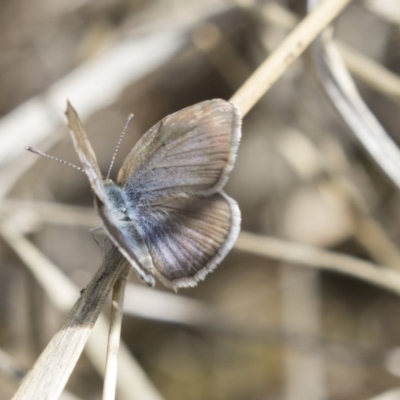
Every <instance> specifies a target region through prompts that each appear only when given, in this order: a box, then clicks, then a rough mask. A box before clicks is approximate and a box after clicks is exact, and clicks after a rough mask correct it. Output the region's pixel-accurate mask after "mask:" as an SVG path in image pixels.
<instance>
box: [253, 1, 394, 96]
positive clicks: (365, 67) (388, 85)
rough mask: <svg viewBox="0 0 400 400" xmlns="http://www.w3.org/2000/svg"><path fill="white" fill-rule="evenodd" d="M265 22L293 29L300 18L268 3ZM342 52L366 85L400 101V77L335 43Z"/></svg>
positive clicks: (348, 64) (344, 45)
mask: <svg viewBox="0 0 400 400" xmlns="http://www.w3.org/2000/svg"><path fill="white" fill-rule="evenodd" d="M257 15H260V16H262V17H263V18H264V20H265V21H268V22H271V23H273V24H277V25H279V26H281V27H283V28H285V29H288V30H289V29H292V28H293V27H294V26H295V25H296V23H298V21H299V19H298V17H297V16H296V15H295V14H293V13H291V12H290V11H288V10H287V9H286V8H284V7H282V6H280V5H279V4H276V3H268V4H266V5H265V6H264V7H262V10H261V13H258V14H257ZM334 42H335V44H336V46H337V47H338V49H339V50H340V53H341V55H342V56H343V60H344V62H345V63H346V66H347V67H348V68H349V70H350V71H351V72H352V73H353V74H354V76H355V77H356V78H358V79H360V80H361V81H362V82H364V83H365V84H367V85H369V86H370V87H371V88H373V89H375V90H376V91H378V92H380V93H382V94H384V95H386V96H389V97H391V98H393V99H394V100H396V101H400V77H399V76H398V75H396V74H395V73H393V72H392V71H390V70H388V69H387V68H385V67H384V66H383V65H381V64H379V63H377V62H376V61H374V60H372V59H371V58H369V57H367V56H365V55H363V54H361V53H360V52H358V51H357V50H355V49H353V48H352V47H350V46H348V45H346V44H344V43H342V42H341V41H338V40H335V41H334Z"/></svg>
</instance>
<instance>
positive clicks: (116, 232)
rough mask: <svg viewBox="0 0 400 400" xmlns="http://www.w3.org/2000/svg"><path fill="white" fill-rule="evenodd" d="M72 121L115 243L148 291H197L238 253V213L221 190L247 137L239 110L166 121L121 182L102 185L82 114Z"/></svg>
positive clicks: (183, 113)
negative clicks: (159, 287)
mask: <svg viewBox="0 0 400 400" xmlns="http://www.w3.org/2000/svg"><path fill="white" fill-rule="evenodd" d="M65 114H66V117H67V121H68V126H69V131H70V134H71V137H72V140H73V143H74V147H75V150H76V152H77V154H78V156H79V158H80V161H81V163H82V166H83V169H84V172H85V173H86V175H87V177H88V178H89V181H90V185H91V187H92V190H93V192H94V203H95V207H96V209H97V211H98V214H99V216H100V219H101V221H102V224H103V228H104V230H105V232H106V234H107V235H108V237H109V239H110V240H111V242H112V243H113V244H114V245H115V246H116V247H117V248H118V249H119V251H120V252H121V253H122V255H123V256H124V257H125V258H126V259H127V260H128V262H129V263H130V264H131V265H132V267H133V268H134V270H135V272H136V273H137V275H138V276H139V278H140V279H141V280H142V281H143V282H145V283H146V284H147V285H149V286H154V285H155V279H154V278H155V277H157V278H158V279H159V280H160V281H161V282H162V283H163V284H164V285H165V286H167V287H169V288H172V289H174V290H177V289H178V288H182V287H192V286H196V285H197V283H198V282H199V281H201V280H203V279H204V278H205V277H206V275H207V274H208V273H210V272H211V271H213V270H214V269H215V267H216V266H217V264H218V263H219V262H220V261H221V260H222V259H223V258H224V257H225V256H226V254H227V253H228V251H229V250H230V249H231V248H232V246H233V244H234V242H235V241H236V238H237V236H238V234H239V230H240V220H241V217H240V210H239V207H238V205H237V203H236V201H235V200H233V199H232V198H231V197H229V196H228V195H227V194H226V193H224V192H223V191H222V188H223V186H224V185H225V183H226V181H227V179H228V175H229V173H230V171H231V170H232V168H233V165H234V162H235V159H236V153H237V149H238V146H239V141H240V137H241V117H240V112H239V110H238V108H237V107H236V106H234V105H233V104H231V103H229V102H227V101H224V100H220V99H214V100H208V101H204V102H201V103H198V104H195V105H192V106H190V107H187V108H185V109H182V110H180V111H178V112H176V113H174V114H171V115H168V116H167V117H165V118H163V119H162V120H161V121H159V122H158V123H157V124H156V125H154V126H153V127H152V128H150V129H149V130H148V131H147V132H146V133H145V134H144V135H143V136H142V137H141V139H140V140H139V141H138V142H137V143H136V145H135V146H134V147H133V149H132V150H131V152H130V153H129V155H128V156H127V157H126V159H125V161H124V162H123V164H122V167H121V169H120V170H119V172H118V176H117V179H116V182H113V181H112V180H111V179H108V178H107V179H103V177H102V174H101V172H100V168H99V165H98V163H97V159H96V155H95V153H94V151H93V149H92V146H91V144H90V142H89V140H88V137H87V135H86V133H85V130H84V128H83V125H82V123H81V121H80V119H79V116H78V114H77V112H76V111H75V109H74V108H73V107H72V105H71V104H70V103H69V102H68V105H67V111H66V113H65Z"/></svg>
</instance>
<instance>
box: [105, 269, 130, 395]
mask: <svg viewBox="0 0 400 400" xmlns="http://www.w3.org/2000/svg"><path fill="white" fill-rule="evenodd" d="M129 272H130V265H128V264H126V265H125V269H124V270H123V271H122V273H121V275H120V276H119V277H118V279H117V282H116V283H115V285H114V288H113V294H112V300H111V317H110V334H109V336H108V345H107V358H106V370H105V373H104V387H103V400H114V399H115V388H116V385H117V370H118V349H119V344H120V337H121V325H122V316H123V315H124V310H123V308H124V294H125V287H126V283H127V279H128V274H129ZM132 391H134V388H133V389H132Z"/></svg>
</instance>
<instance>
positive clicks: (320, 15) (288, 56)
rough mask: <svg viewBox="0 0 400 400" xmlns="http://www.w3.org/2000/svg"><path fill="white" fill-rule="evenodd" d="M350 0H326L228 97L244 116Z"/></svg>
mask: <svg viewBox="0 0 400 400" xmlns="http://www.w3.org/2000/svg"><path fill="white" fill-rule="evenodd" d="M349 3H350V0H325V1H323V2H322V3H321V5H320V6H318V7H316V8H315V10H314V11H313V12H312V13H310V14H309V15H308V16H307V17H305V18H304V19H303V20H302V21H301V22H300V23H299V25H298V26H297V27H296V28H295V29H294V30H293V32H291V33H290V34H289V35H288V36H287V37H286V39H285V40H284V41H283V43H282V44H281V45H280V46H279V47H278V49H276V50H275V51H274V52H273V53H272V54H271V55H270V56H269V57H268V58H267V59H266V60H265V61H264V62H263V63H262V64H261V65H260V66H259V67H258V68H257V69H256V71H255V72H254V73H253V74H252V75H251V76H250V78H249V79H247V81H246V82H245V83H244V84H243V85H242V86H241V87H240V88H239V90H238V91H237V92H236V93H235V94H234V95H233V96H232V97H231V99H230V101H231V102H232V103H234V104H236V105H237V106H238V107H239V109H240V110H241V111H242V114H243V116H245V115H246V114H247V113H248V112H249V111H250V109H251V108H252V107H253V106H254V105H255V104H256V103H257V102H258V100H260V98H261V97H262V96H263V95H264V94H265V92H266V91H267V90H268V89H269V88H270V87H271V86H272V85H273V84H274V83H275V82H276V81H277V80H278V79H279V77H280V76H281V75H282V74H283V73H284V72H285V71H286V70H287V69H288V67H289V66H290V65H291V64H292V63H293V62H294V61H295V60H296V59H297V58H298V57H299V56H300V55H301V54H302V53H303V51H304V50H305V49H306V48H307V47H308V45H309V44H310V43H311V42H312V41H313V40H314V39H315V38H316V37H317V36H318V34H319V33H321V32H322V30H323V29H324V28H326V27H327V26H328V25H329V24H330V23H331V22H332V21H333V20H334V19H335V18H336V17H337V16H338V15H339V14H340V12H341V11H343V9H344V8H345V7H346V6H347V5H348V4H349Z"/></svg>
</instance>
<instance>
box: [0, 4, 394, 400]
mask: <svg viewBox="0 0 400 400" xmlns="http://www.w3.org/2000/svg"><path fill="white" fill-rule="evenodd" d="M331 3H334V2H332V1H331ZM339 3H343V4H344V3H345V1H339V0H338V1H337V4H339ZM334 12H337V13H339V11H338V10H337V11H333V10H328V11H327V12H325V14H324V16H325V17H326V18H328V19H329V18H331V19H335V22H334V24H333V26H334V34H333V37H334V41H333V40H332V37H331V34H332V32H325V33H326V36H325V38H324V39H319V40H318V41H317V42H315V43H314V45H313V46H312V47H311V48H310V49H307V50H306V51H305V53H304V55H302V56H301V57H299V58H297V57H298V56H299V53H300V52H301V51H302V48H303V47H307V40H306V38H307V37H308V39H309V40H311V39H312V38H313V37H314V36H315V35H316V34H317V33H318V32H317V31H316V32H314V33H312V31H313V29H322V28H323V27H324V26H325V25H326V24H327V23H328V22H329V21H326V22H324V20H323V18H318V19H317V21H314V22H313V21H311V22H312V23H311V24H308V25H306V28H305V30H303V31H301V30H299V31H296V33H295V35H297V36H291V38H294V39H293V40H292V42H290V39H289V40H286V42H285V38H287V37H288V35H289V33H290V31H291V30H292V28H293V27H295V26H296V24H297V23H298V21H300V20H303V19H304V16H305V15H306V13H305V2H304V1H300V0H287V1H283V0H282V1H278V0H277V1H276V2H266V1H260V2H255V1H254V2H253V1H251V0H249V1H237V2H234V1H231V2H229V1H211V0H208V1H201V2H200V1H193V0H191V1H183V0H175V1H157V0H154V1H137V0H126V1H123V0H101V1H94V0H92V1H91V0H86V1H85V0H75V1H70V0H62V1H56V2H54V1H50V0H31V1H27V0H13V1H3V2H1V4H0V50H1V52H0V54H1V55H0V93H1V95H0V115H1V116H2V117H1V119H0V143H1V146H0V182H1V187H0V196H2V202H1V203H0V217H1V218H0V259H1V262H0V305H1V307H0V400H3V399H9V398H11V397H12V395H13V394H14V393H15V392H16V391H17V389H18V387H19V385H20V380H21V379H22V377H23V375H24V374H25V372H26V371H28V370H29V369H30V368H31V367H32V365H33V364H34V363H35V361H36V360H37V358H38V357H39V355H40V354H41V353H42V351H43V349H44V348H45V347H46V346H47V344H48V343H49V341H50V339H51V338H52V337H53V335H54V334H55V332H57V330H58V327H59V326H60V325H61V324H62V323H63V321H64V320H65V319H66V316H67V314H68V312H69V310H71V309H72V306H73V304H74V303H75V301H76V300H77V298H78V297H79V291H80V290H81V289H83V288H85V287H86V285H87V284H88V283H89V281H90V280H91V278H92V276H94V275H95V273H96V271H97V270H98V269H99V266H100V265H101V264H102V259H103V254H102V250H101V249H100V248H99V246H98V245H97V244H96V243H95V241H94V240H93V238H92V237H91V235H90V233H89V229H90V228H93V227H95V226H98V224H99V222H98V219H97V217H96V215H95V213H94V210H93V207H92V195H91V192H90V188H89V184H88V182H87V179H86V177H85V176H84V174H82V173H80V172H78V171H76V170H74V169H72V168H68V167H65V166H64V165H61V164H57V163H55V162H51V161H49V160H47V159H44V158H39V157H35V156H33V155H32V154H29V153H26V152H24V151H23V147H24V146H25V145H33V146H37V147H39V148H41V149H42V150H45V151H48V152H50V153H51V154H53V155H55V156H56V157H60V158H62V159H64V160H68V161H71V162H75V163H77V164H78V161H77V156H76V154H75V153H74V151H73V146H72V143H71V141H70V138H69V136H68V135H67V130H66V127H65V123H64V121H63V119H62V117H63V111H64V108H65V102H66V99H67V98H69V99H70V100H71V101H72V102H73V103H74V105H75V107H76V108H77V110H78V112H79V113H80V115H81V116H82V117H83V119H84V124H85V127H86V130H87V132H88V134H89V137H90V139H91V141H92V143H93V147H94V148H95V151H96V154H97V157H98V160H99V162H100V165H101V167H102V170H103V171H104V172H106V171H107V168H108V165H109V163H110V160H111V157H112V154H113V151H114V148H115V144H116V141H117V139H118V136H119V134H120V132H121V129H122V127H123V125H124V123H125V120H126V117H127V116H128V114H129V113H131V112H133V113H134V115H135V118H134V120H133V123H132V124H131V126H130V129H129V132H128V134H127V135H126V137H125V139H124V142H123V145H122V148H121V151H120V153H119V154H118V157H117V168H118V165H120V164H121V162H122V160H123V158H124V157H125V156H126V154H127V153H128V151H129V150H130V149H131V147H132V146H133V144H134V143H135V142H136V141H137V140H138V138H139V137H140V135H141V134H143V133H144V132H145V131H146V130H147V129H148V128H149V127H150V126H151V125H152V124H154V123H155V122H157V121H158V120H159V119H160V118H162V117H163V116H165V115H167V114H169V113H172V112H174V111H176V110H179V109H180V108H183V107H185V106H187V105H191V104H193V103H196V102H199V101H202V100H205V99H211V98H224V99H230V98H232V101H234V102H236V103H237V104H238V105H239V106H240V108H241V109H242V111H243V112H244V114H246V115H245V117H244V121H243V122H244V123H243V140H242V144H241V147H240V150H239V155H238V160H237V164H236V166H235V169H234V171H233V173H232V175H231V178H230V181H229V183H228V185H227V192H228V193H229V194H230V195H231V196H232V197H234V198H235V199H236V200H237V201H238V203H239V206H240V208H241V211H242V217H243V221H242V232H243V233H242V235H241V236H240V237H239V240H238V242H237V244H236V246H235V247H234V249H233V250H232V251H231V253H230V254H229V255H228V257H227V258H226V259H225V260H224V261H223V262H222V263H221V265H220V266H219V267H218V268H217V270H216V271H215V272H214V273H213V274H211V275H210V276H208V278H207V279H206V281H205V282H202V283H201V284H200V285H199V286H198V287H196V288H194V289H190V290H181V291H180V292H179V294H178V295H175V294H174V293H171V292H169V291H168V290H165V289H164V288H162V287H161V286H160V285H158V286H157V287H156V289H155V290H151V289H148V288H146V287H144V286H143V285H142V284H141V283H140V282H138V279H137V278H136V276H135V275H134V274H133V273H132V274H130V276H129V281H128V285H127V288H126V296H125V304H124V312H125V315H124V318H123V325H122V340H123V341H124V343H125V344H124V345H123V347H122V349H121V355H120V359H119V367H118V368H119V370H118V373H119V375H120V378H119V379H118V383H117V398H119V399H121V400H135V399H137V400H145V399H146V400H153V399H154V400H155V399H159V400H160V399H166V400H169V399H171V400H172V399H173V400H180V399H182V400H183V399H185V400H186V399H193V400H203V399H208V400H240V399H260V400H261V399H264V400H265V399H271V400H272V399H282V400H322V399H332V400H342V399H343V400H344V399H346V400H356V399H371V400H372V399H376V400H378V399H380V400H395V399H398V398H400V389H398V387H399V386H400V385H399V377H400V318H399V314H400V300H399V296H400V250H399V246H398V241H399V238H400V229H399V222H400V207H399V199H400V198H399V188H400V173H399V174H398V173H397V171H400V161H399V160H400V156H399V154H400V153H399V152H398V150H397V147H396V145H394V143H393V142H391V141H390V139H389V140H388V137H389V136H390V137H391V138H392V139H393V141H394V142H396V143H399V141H400V136H399V129H398V121H399V104H400V76H399V75H400V46H399V45H400V7H399V5H398V0H385V1H382V0H380V1H378V0H364V1H354V2H352V3H351V4H350V5H349V6H348V7H347V8H346V9H344V11H343V12H342V13H340V15H339V16H338V17H336V16H335V15H334V14H333V13H334ZM330 13H332V15H331V14H330ZM318 23H319V24H320V25H321V26H320V27H319V28H318V27H317V28H315V27H316V26H317V24H318ZM302 32H303V33H302ZM310 32H311V33H310ZM301 35H304V36H301ZM310 35H311V36H310ZM313 35H314V36H313ZM299 37H301V40H299ZM283 42H284V43H286V44H287V46H288V47H286V50H285V48H283V50H282V47H280V45H281V43H283ZM290 46H292V47H290ZM331 46H335V48H334V49H332V48H331ZM336 46H337V47H336ZM276 49H279V50H278V52H274V51H275V50H276ZM336 49H338V50H339V51H340V52H341V54H342V56H343V59H344V62H345V64H346V66H347V68H348V69H349V71H350V72H351V74H352V76H353V78H354V79H355V82H356V84H357V89H358V91H359V92H360V93H361V95H362V98H363V99H364V101H365V102H366V103H367V104H368V107H369V110H370V111H369V110H368V108H366V107H365V105H364V104H363V103H362V102H361V100H360V98H358V95H357V93H356V91H355V90H354V88H353V87H352V86H351V84H349V82H348V81H347V78H346V76H344V77H343V71H344V70H345V68H346V67H345V66H344V64H343V65H342V64H341V61H340V59H337V58H336V56H335V54H336V53H335V51H336ZM279 51H281V53H279ZM285 51H286V52H285ZM332 51H333V52H334V53H332ZM325 52H328V53H327V55H328V56H329V57H326V54H325ZM271 54H273V58H269V56H270V55H271ZM279 57H281V58H279ZM266 59H267V60H269V61H267V65H265V64H264V66H263V67H262V68H263V69H262V70H261V72H260V73H259V75H257V74H256V75H253V74H254V71H255V70H256V69H257V68H258V67H259V66H260V65H262V63H263V62H264V60H266ZM271 60H273V61H271ZM291 62H293V64H291V65H289V63H291ZM264 68H265V69H264ZM332 71H336V75H335V72H334V73H332ZM281 74H282V76H281ZM250 76H252V80H251V81H250V86H249V87H248V89H241V91H239V92H238V89H239V88H240V87H241V86H242V84H243V83H244V82H245V81H246V80H247V79H248V78H249V77H250ZM254 76H256V78H254ZM257 76H258V78H257ZM260 76H261V79H260ZM278 78H279V79H278ZM254 79H260V80H259V81H257V80H254ZM275 79H278V80H277V82H276V83H275V84H274V82H275ZM337 79H338V80H337ZM272 85H273V86H272ZM270 86H272V87H271V89H270V90H268V92H267V93H266V94H265V95H264V96H262V97H261V99H258V97H257V95H255V94H254V93H255V92H257V90H258V89H259V92H260V93H259V95H262V94H263V93H264V91H266V90H267V89H268V88H269V87H270ZM245 88H246V87H245ZM324 88H325V89H324ZM332 88H333V89H332ZM246 90H248V92H247V94H249V93H250V94H249V96H250V101H247V100H248V97H246V96H245V95H244V94H243V93H245V91H246ZM327 91H328V94H330V97H329V95H327V93H326V92H327ZM324 92H325V93H324ZM232 96H233V97H232ZM335 108H336V110H338V111H339V112H337V111H335ZM247 112H248V113H247ZM374 115H375V116H376V118H377V120H379V121H380V123H381V124H382V126H383V127H384V128H383V127H382V126H381V125H380V124H379V123H378V122H377V120H375V119H374V118H373V116H374ZM385 130H386V131H385ZM386 132H387V133H386ZM386 135H389V136H386ZM117 168H115V170H117ZM250 232H251V233H250ZM107 284H108V285H109V287H110V288H111V286H112V282H111V283H110V282H108V283H107ZM90 290H91V289H90V287H89V289H86V290H85V291H84V293H83V296H82V297H84V296H88V292H89V295H90ZM104 290H106V289H104ZM104 293H107V292H106V291H105V292H104ZM82 297H81V298H82ZM100 297H101V296H100ZM109 308H110V306H109V301H107V303H106V306H105V307H104V312H105V314H107V315H108V314H109V312H108V310H109ZM98 325H99V326H98V327H97V328H98V329H97V328H96V329H95V331H94V332H93V334H92V337H91V340H89V342H88V345H87V347H86V348H85V351H84V353H83V355H82V357H80V358H79V361H78V363H77V365H76V366H75V367H74V366H71V367H70V368H72V369H73V372H72V375H71V377H70V379H69V380H68V383H67V386H66V390H67V391H66V392H64V393H63V395H62V396H63V397H62V398H63V399H64V400H66V399H70V400H71V399H75V400H76V399H86V400H89V399H99V398H101V393H102V383H103V378H102V377H101V375H102V372H101V371H102V370H103V368H104V362H105V355H104V354H105V348H106V345H107V343H106V334H107V329H108V328H107V323H106V320H105V319H104V317H102V319H101V321H100V323H99V324H98ZM88 332H89V331H87V333H88ZM71 340H72V339H71ZM80 340H82V341H83V340H84V339H82V338H81V339H80ZM56 350H57V349H56ZM78 355H79V354H77V355H76V357H78ZM51 356H52V357H53V358H55V357H56V356H57V355H55V354H54V353H51ZM58 356H59V355H58ZM61 356H63V360H66V359H67V358H68V355H66V354H64V355H62V354H61ZM60 370H61V367H60ZM45 374H46V376H47V377H50V379H51V380H52V381H56V380H57V379H58V374H59V370H58V368H54V367H51V368H50V370H46V371H45ZM67 378H68V373H66V377H65V379H67ZM36 384H37V385H38V386H39V387H40V386H41V384H42V381H41V380H38V381H37V382H36ZM72 393H73V394H72ZM382 393H384V395H385V396H387V397H380V396H383V395H382ZM17 398H19V399H27V398H29V399H31V398H32V399H34V398H35V399H36V398H43V397H33V396H31V397H29V396H26V397H21V396H20V397H17ZM52 398H53V397H51V396H50V397H49V399H52Z"/></svg>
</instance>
